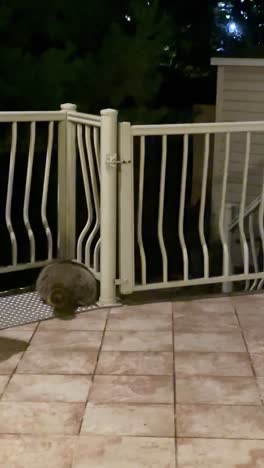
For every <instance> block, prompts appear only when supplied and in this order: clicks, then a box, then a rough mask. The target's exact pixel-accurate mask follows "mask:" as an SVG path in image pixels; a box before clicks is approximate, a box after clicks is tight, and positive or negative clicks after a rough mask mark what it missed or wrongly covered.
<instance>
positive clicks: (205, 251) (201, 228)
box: [199, 133, 210, 278]
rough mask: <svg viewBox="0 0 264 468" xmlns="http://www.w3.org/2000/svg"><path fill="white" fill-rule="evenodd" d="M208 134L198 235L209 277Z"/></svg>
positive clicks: (205, 274)
mask: <svg viewBox="0 0 264 468" xmlns="http://www.w3.org/2000/svg"><path fill="white" fill-rule="evenodd" d="M209 144H210V134H209V133H206V135H205V148H204V163H203V179H202V190H201V203H200V213H199V235H200V241H201V244H202V249H203V257H204V278H208V277H209V253H208V247H207V244H206V240H205V234H204V215H205V203H206V190H207V178H208V163H209V150H210V146H209Z"/></svg>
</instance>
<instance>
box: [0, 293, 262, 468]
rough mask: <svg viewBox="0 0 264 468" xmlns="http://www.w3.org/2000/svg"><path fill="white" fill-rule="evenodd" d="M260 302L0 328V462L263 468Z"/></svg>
mask: <svg viewBox="0 0 264 468" xmlns="http://www.w3.org/2000/svg"><path fill="white" fill-rule="evenodd" d="M263 404H264V295H254V296H246V297H245V296H240V297H233V298H222V299H209V300H200V301H192V302H175V303H170V302H167V303H158V304H157V303H155V304H151V305H146V304H145V305H142V306H124V307H122V308H118V309H112V310H109V311H107V310H99V311H93V312H88V313H82V314H80V315H78V316H77V317H76V318H75V319H74V320H71V321H59V320H57V319H53V320H49V321H46V322H42V323H40V324H32V325H26V326H23V327H18V328H13V329H9V330H4V331H1V332H0V467H3V468H24V467H25V468H44V467H45V468H86V467H87V468H119V467H120V468H263V467H264V406H263Z"/></svg>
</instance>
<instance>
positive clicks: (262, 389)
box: [257, 377, 264, 401]
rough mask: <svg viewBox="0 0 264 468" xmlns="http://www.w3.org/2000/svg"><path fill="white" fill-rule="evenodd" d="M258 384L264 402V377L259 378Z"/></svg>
mask: <svg viewBox="0 0 264 468" xmlns="http://www.w3.org/2000/svg"><path fill="white" fill-rule="evenodd" d="M257 383H258V388H259V392H260V395H261V398H262V401H264V377H257Z"/></svg>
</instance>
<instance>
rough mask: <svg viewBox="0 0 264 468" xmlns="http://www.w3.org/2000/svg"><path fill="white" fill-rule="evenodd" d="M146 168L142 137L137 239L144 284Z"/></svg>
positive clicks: (145, 279) (145, 270)
mask: <svg viewBox="0 0 264 468" xmlns="http://www.w3.org/2000/svg"><path fill="white" fill-rule="evenodd" d="M144 169H145V137H144V136H142V137H140V164H139V196H138V219H137V241H138V246H139V253H140V258H141V278H142V284H146V283H147V268H146V255H145V249H144V244H143V238H142V217H143V196H144V194H143V192H144Z"/></svg>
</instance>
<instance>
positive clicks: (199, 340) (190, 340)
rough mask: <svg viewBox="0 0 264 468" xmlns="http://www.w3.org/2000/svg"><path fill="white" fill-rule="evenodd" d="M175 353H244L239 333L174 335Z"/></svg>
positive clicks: (244, 348) (244, 349) (243, 345)
mask: <svg viewBox="0 0 264 468" xmlns="http://www.w3.org/2000/svg"><path fill="white" fill-rule="evenodd" d="M174 348H175V351H208V352H210V351H211V352H241V353H243V352H244V353H245V352H246V347H245V344H244V341H243V338H242V336H241V334H240V333H175V334H174Z"/></svg>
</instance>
